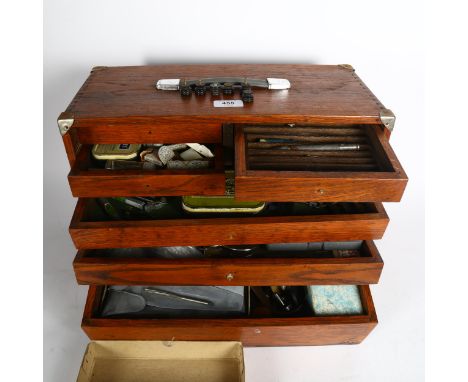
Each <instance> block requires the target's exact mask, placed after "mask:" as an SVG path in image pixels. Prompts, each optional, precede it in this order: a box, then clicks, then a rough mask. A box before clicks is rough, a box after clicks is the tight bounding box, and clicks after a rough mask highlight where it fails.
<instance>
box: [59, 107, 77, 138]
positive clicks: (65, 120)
mask: <svg viewBox="0 0 468 382" xmlns="http://www.w3.org/2000/svg"><path fill="white" fill-rule="evenodd" d="M73 122H75V119H74V115H73V114H71V113H66V112H65V113H62V114H60V116H59V117H58V119H57V124H58V127H59V131H60V134H61V135H62V136H63V135H65V134H66V133H67V132H68V130H70V127H72V125H73Z"/></svg>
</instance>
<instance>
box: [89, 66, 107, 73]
mask: <svg viewBox="0 0 468 382" xmlns="http://www.w3.org/2000/svg"><path fill="white" fill-rule="evenodd" d="M106 68H107V66H95V67H94V68H92V69H91V73H92V72H97V71H98V70H103V69H106Z"/></svg>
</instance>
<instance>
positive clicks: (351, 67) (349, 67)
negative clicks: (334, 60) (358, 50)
mask: <svg viewBox="0 0 468 382" xmlns="http://www.w3.org/2000/svg"><path fill="white" fill-rule="evenodd" d="M338 66H339V67H340V68H343V69H348V70H351V71H353V72H354V71H355V69H354V68H353V66H352V65H350V64H340V65H338Z"/></svg>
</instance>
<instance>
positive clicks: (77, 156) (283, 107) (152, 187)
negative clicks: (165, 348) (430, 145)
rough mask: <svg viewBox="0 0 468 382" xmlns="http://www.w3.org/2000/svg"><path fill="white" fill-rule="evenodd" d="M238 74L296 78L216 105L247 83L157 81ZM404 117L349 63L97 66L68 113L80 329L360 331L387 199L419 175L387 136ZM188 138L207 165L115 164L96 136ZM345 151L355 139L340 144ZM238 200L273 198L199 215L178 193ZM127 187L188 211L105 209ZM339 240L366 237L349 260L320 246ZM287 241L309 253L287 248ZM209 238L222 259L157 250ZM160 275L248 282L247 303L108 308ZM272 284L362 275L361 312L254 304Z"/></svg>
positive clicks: (136, 332)
mask: <svg viewBox="0 0 468 382" xmlns="http://www.w3.org/2000/svg"><path fill="white" fill-rule="evenodd" d="M226 76H230V77H242V78H246V79H247V78H263V79H264V78H270V79H271V78H283V79H287V80H289V82H290V88H289V89H283V90H273V89H271V90H269V89H254V97H255V98H254V101H253V102H244V103H243V105H242V107H215V101H217V100H227V101H230V100H239V95H238V94H237V93H236V92H234V94H229V95H228V94H219V95H213V94H215V93H212V94H209V93H206V94H204V95H195V94H193V95H191V96H189V97H184V96H181V95H180V94H179V93H178V92H177V91H165V90H162V89H157V88H156V83H157V81H159V80H161V79H191V80H193V79H204V78H213V77H226ZM246 81H247V80H246ZM180 83H181V84H182V83H183V80H181V82H180ZM216 94H217V93H216ZM394 121H395V117H394V115H393V113H392V112H391V111H390V110H389V109H386V108H385V107H384V106H383V105H382V104H381V103H380V101H379V100H378V99H377V98H376V97H375V96H374V95H373V94H372V92H371V91H370V90H369V89H368V88H367V87H366V85H365V84H364V83H363V82H362V81H361V79H360V78H359V77H358V76H357V75H356V73H355V70H354V69H353V68H352V67H351V66H350V65H162V66H140V67H95V68H93V69H92V71H91V74H90V75H89V77H88V79H87V80H86V81H85V83H84V84H83V86H82V87H81V89H80V90H79V91H78V93H77V94H76V96H75V97H74V99H73V100H72V102H71V103H70V105H69V106H68V108H67V109H66V111H65V112H63V113H62V114H61V115H60V116H59V118H58V125H59V130H60V133H61V135H62V137H63V142H64V146H65V150H66V153H67V156H68V160H69V162H70V166H71V170H70V173H69V175H68V180H69V184H70V188H71V191H72V194H73V196H75V197H77V198H78V201H77V205H76V209H75V212H74V214H73V217H72V220H71V223H70V235H71V237H72V240H73V243H74V244H75V246H76V248H77V250H78V253H77V255H76V257H75V260H74V262H73V267H74V270H75V275H76V279H77V281H78V283H79V284H85V285H90V287H89V292H88V298H87V302H86V306H85V308H84V315H83V321H82V328H83V330H84V331H85V332H86V334H87V335H88V336H89V337H90V338H91V339H93V340H161V341H169V340H175V341H177V340H180V341H240V342H242V343H243V344H244V345H245V346H288V345H327V344H352V343H359V342H361V341H362V340H363V339H364V338H365V337H366V336H367V335H368V334H369V333H370V331H371V330H372V329H373V328H374V327H375V325H376V324H377V316H376V312H375V308H374V304H373V301H372V296H371V293H370V289H369V284H375V283H377V282H378V281H379V277H380V274H381V271H382V268H383V260H382V258H381V256H380V254H379V252H378V250H377V248H376V246H375V244H374V242H373V240H374V239H380V238H382V236H383V234H384V232H385V229H386V227H387V225H388V222H389V219H388V216H387V214H386V212H385V209H384V207H383V205H382V202H398V201H400V199H401V197H402V194H403V192H404V189H405V186H406V183H407V177H406V174H405V172H404V170H403V168H402V167H401V165H400V163H399V161H398V159H397V157H396V155H395V153H394V152H393V149H392V148H391V146H390V144H389V137H390V135H391V131H392V129H393V126H394ZM187 142H197V143H199V144H202V145H205V146H206V147H209V148H210V149H211V151H212V152H213V153H214V158H213V159H212V160H210V162H209V165H207V167H206V168H203V169H173V168H171V169H169V168H158V169H145V168H132V169H110V168H106V167H104V166H103V165H97V164H96V161H95V160H93V156H92V150H93V145H96V144H155V143H162V144H178V143H187ZM340 145H341V146H340ZM339 146H340V147H343V148H345V149H343V150H335V148H337V147H339ZM106 166H107V165H106ZM226 195H228V196H231V197H232V196H233V197H234V199H235V200H236V201H240V202H253V201H261V202H265V203H266V205H267V207H268V208H265V209H264V210H262V211H261V212H259V213H255V214H222V213H217V214H216V213H215V214H201V215H196V214H190V213H187V212H186V211H183V210H182V208H181V207H180V200H181V198H182V197H190V196H213V197H216V196H226ZM122 197H124V198H129V197H164V198H166V199H167V200H168V201H169V202H170V203H173V204H174V205H175V206H176V208H174V209H173V211H174V212H173V213H172V214H168V215H164V216H162V215H161V217H156V218H154V217H137V218H129V217H128V216H126V217H124V218H122V217H118V216H114V217H113V218H112V217H110V216H109V215H106V214H105V213H103V209H102V208H101V207H102V200H107V199H108V198H122ZM166 199H165V200H166ZM342 242H350V243H351V242H352V243H355V244H353V245H354V247H353V248H354V249H353V256H350V257H347V256H343V257H339V256H338V257H336V256H332V255H331V254H332V253H334V252H333V249H329V250H324V248H326V247H327V245H331V244H330V243H342ZM288 243H297V245H298V248H301V249H299V250H290V249H285V250H281V249H280V250H276V249H275V248H277V247H278V246H280V245H282V244H284V245H287V244H288ZM300 243H309V244H307V245H302V246H301V245H300ZM320 243H321V244H320ZM327 243H328V244H327ZM242 245H244V246H247V245H256V246H257V245H259V246H261V249H259V250H258V251H257V253H258V255H257V256H243V255H240V256H233V255H232V253H231V252H229V250H228V249H226V248H227V247H228V246H242ZM320 245H321V247H320ZM213 246H219V249H217V251H218V252H216V255H213V256H202V257H190V256H188V257H186V258H183V257H182V258H176V259H174V258H164V257H157V256H153V255H152V253H153V252H154V249H155V248H156V249H157V248H163V247H197V248H199V247H204V248H210V247H213ZM131 248H133V249H134V250H133V252H132V251H129V249H131ZM278 248H281V247H278ZM285 248H293V247H287V246H286V247H285ZM330 248H331V247H330ZM152 251H153V252H152ZM135 253H137V255H135ZM158 285H159V286H164V285H166V286H167V285H178V286H184V285H189V286H190V285H191V286H196V285H199V286H245V287H246V288H245V291H246V292H245V293H246V301H248V304H249V309H248V313H246V314H245V315H244V316H236V317H221V316H220V317H210V318H203V319H201V318H198V317H169V318H168V317H164V318H161V317H147V316H145V317H138V316H128V317H125V316H123V317H122V316H120V317H107V316H103V315H102V314H101V312H102V305H103V304H104V301H105V298H106V297H105V296H106V291H107V289H108V288H109V287H110V286H158ZM272 285H275V286H278V285H280V286H311V285H357V286H358V290H359V296H360V299H361V303H362V313H361V314H352V315H350V314H348V315H338V314H337V315H327V316H319V315H315V314H313V313H312V311H311V310H310V309H302V310H301V311H300V312H298V313H296V314H291V315H286V314H284V315H283V314H281V315H276V314H274V313H271V310H269V309H268V307H265V306H264V305H262V303H259V302H256V303H254V302H252V301H251V297H252V296H253V292H252V291H251V288H253V287H256V286H257V287H258V286H272Z"/></svg>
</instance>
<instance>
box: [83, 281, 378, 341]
mask: <svg viewBox="0 0 468 382" xmlns="http://www.w3.org/2000/svg"><path fill="white" fill-rule="evenodd" d="M104 290H105V287H102V286H101V287H98V286H90V287H89V292H88V298H87V301H86V306H85V310H84V315H83V320H82V325H81V326H82V328H83V330H84V331H85V332H86V334H87V335H88V337H89V338H90V339H92V340H162V341H240V342H242V343H243V345H244V346H291V345H334V344H357V343H360V342H361V341H362V340H363V339H364V338H365V337H366V336H367V335H368V334H369V333H370V332H371V331H372V329H373V328H374V327H375V326H376V325H377V315H376V312H375V308H374V303H373V301H372V296H371V293H370V289H369V286H366V285H364V286H360V293H361V301H362V304H363V307H364V311H365V312H364V314H363V315H355V316H327V317H318V316H309V317H263V316H262V317H260V316H259V317H255V316H249V317H246V318H223V319H206V318H203V319H186V318H185V319H167V318H166V319H161V318H158V319H148V318H145V319H140V318H102V317H100V316H99V309H100V306H101V303H102V297H103V293H104Z"/></svg>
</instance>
